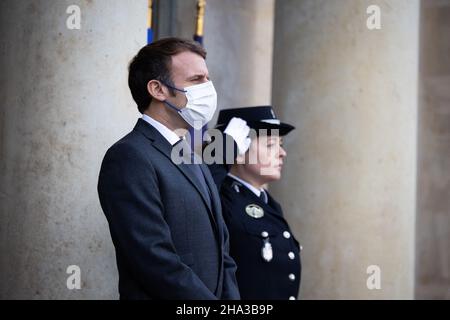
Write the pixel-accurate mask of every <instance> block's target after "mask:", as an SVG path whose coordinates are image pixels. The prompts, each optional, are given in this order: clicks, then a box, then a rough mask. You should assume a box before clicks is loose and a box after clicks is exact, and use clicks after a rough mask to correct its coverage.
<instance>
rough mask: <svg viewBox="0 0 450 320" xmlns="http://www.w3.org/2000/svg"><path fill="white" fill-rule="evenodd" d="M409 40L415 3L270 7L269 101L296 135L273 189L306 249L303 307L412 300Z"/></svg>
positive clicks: (413, 128)
mask: <svg viewBox="0 0 450 320" xmlns="http://www.w3.org/2000/svg"><path fill="white" fill-rule="evenodd" d="M371 4H376V5H379V7H380V9H381V12H382V20H381V22H382V28H381V30H373V31H371V30H368V29H367V27H366V19H367V17H368V15H367V14H366V8H367V7H368V6H369V5H371ZM418 43H419V1H414V0H413V1H410V0H393V1H359V0H355V1H350V0H349V1H317V0H304V1H296V0H279V1H277V2H276V20H275V41H274V68H273V72H274V74H273V101H274V105H275V106H276V108H277V111H278V113H279V114H280V116H281V118H283V119H285V120H286V121H289V122H291V123H293V124H295V125H296V126H297V129H296V130H295V132H293V133H292V134H291V135H290V136H289V137H288V138H287V139H286V143H285V144H286V148H287V152H288V158H287V161H286V162H287V164H286V167H285V170H284V176H283V179H282V181H281V182H279V183H277V184H274V186H273V188H272V189H271V190H273V192H274V193H275V195H276V197H277V198H279V199H280V202H281V203H282V204H283V207H284V210H285V214H286V216H287V217H288V219H289V221H290V222H291V224H292V227H293V229H294V231H295V234H296V235H297V237H298V238H299V240H300V241H301V242H302V244H303V247H304V250H303V254H302V257H303V261H304V262H303V280H302V288H301V293H300V298H304V299H316V298H324V299H347V298H354V299H403V298H405V299H410V298H413V296H414V249H415V248H414V243H415V240H414V230H415V203H416V196H415V191H416V157H417V152H416V145H417V143H416V141H417V97H418V95H417V86H418V56H419V54H418ZM370 265H377V266H379V267H380V268H381V289H380V290H369V289H368V288H367V286H366V280H367V278H368V276H369V275H368V274H367V273H366V270H367V267H368V266H370Z"/></svg>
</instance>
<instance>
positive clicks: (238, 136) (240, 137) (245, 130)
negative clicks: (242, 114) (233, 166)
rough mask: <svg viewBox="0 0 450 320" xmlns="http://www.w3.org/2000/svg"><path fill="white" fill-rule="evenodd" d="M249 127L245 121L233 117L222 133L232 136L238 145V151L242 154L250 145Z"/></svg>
mask: <svg viewBox="0 0 450 320" xmlns="http://www.w3.org/2000/svg"><path fill="white" fill-rule="evenodd" d="M249 132H250V127H249V126H248V125H247V121H245V120H242V119H241V118H236V117H233V118H232V119H231V120H230V122H229V123H228V125H227V127H226V128H225V130H224V133H226V134H227V135H229V136H230V137H232V138H233V140H234V142H236V144H237V146H238V152H239V154H240V155H243V154H244V153H246V152H247V150H248V148H249V147H250V143H251V142H252V141H251V139H250V138H249V137H248V134H249Z"/></svg>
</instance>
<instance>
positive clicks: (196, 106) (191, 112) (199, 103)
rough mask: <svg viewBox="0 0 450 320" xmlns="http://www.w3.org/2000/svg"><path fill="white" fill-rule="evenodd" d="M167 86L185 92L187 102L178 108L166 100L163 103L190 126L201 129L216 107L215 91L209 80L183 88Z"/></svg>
mask: <svg viewBox="0 0 450 320" xmlns="http://www.w3.org/2000/svg"><path fill="white" fill-rule="evenodd" d="M167 86H168V87H169V88H172V89H175V90H178V91H181V92H184V93H185V94H186V98H187V103H186V106H185V107H184V108H183V109H178V108H177V107H175V106H174V105H172V104H171V103H169V102H168V101H164V103H166V104H167V105H168V106H169V107H171V108H174V109H175V110H176V111H177V112H178V113H179V114H180V116H181V117H182V118H183V119H184V120H185V121H186V122H187V123H188V124H189V125H190V126H191V127H193V128H194V129H201V128H202V127H203V126H204V125H205V124H207V123H208V122H209V121H211V119H212V117H213V116H214V112H216V108H217V92H216V89H215V88H214V85H213V83H212V82H211V81H208V82H205V83H201V84H197V85H194V86H190V87H186V88H184V90H180V89H178V88H175V87H172V86H169V85H167Z"/></svg>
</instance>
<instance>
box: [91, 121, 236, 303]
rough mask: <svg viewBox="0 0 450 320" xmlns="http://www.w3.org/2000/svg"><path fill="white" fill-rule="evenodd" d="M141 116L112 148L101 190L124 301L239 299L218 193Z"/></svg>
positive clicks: (103, 170)
mask: <svg viewBox="0 0 450 320" xmlns="http://www.w3.org/2000/svg"><path fill="white" fill-rule="evenodd" d="M171 150H172V146H171V145H170V143H169V142H168V141H167V140H166V139H165V138H164V137H163V136H162V135H161V134H160V133H159V132H158V131H157V130H156V129H155V128H153V127H152V126H151V125H150V124H148V123H147V122H145V121H144V120H142V119H139V120H138V122H137V124H136V126H135V128H134V130H133V131H132V132H130V133H129V134H128V135H127V136H125V137H124V138H122V139H121V140H120V141H118V142H117V143H115V144H114V145H113V146H112V147H111V148H110V149H109V150H108V151H107V153H106V155H105V158H104V160H103V163H102V167H101V170H100V176H99V182H98V193H99V197H100V202H101V206H102V209H103V211H104V213H105V215H106V218H107V220H108V223H109V227H110V231H111V237H112V240H113V243H114V246H115V248H116V258H117V265H118V270H119V292H120V297H121V299H149V298H150V299H216V298H218V299H239V292H238V289H237V285H236V279H235V271H236V265H235V263H234V261H233V260H232V259H231V258H230V256H229V254H228V250H229V249H228V248H229V242H228V232H227V229H226V226H225V223H224V221H223V218H222V212H221V203H220V198H219V194H218V191H217V189H216V187H215V184H214V181H213V179H212V177H211V174H210V172H209V170H208V168H207V167H206V166H205V165H203V164H202V165H201V169H202V171H203V173H204V175H205V179H206V182H207V185H208V187H209V191H210V197H211V202H209V201H207V195H205V194H204V191H202V190H204V189H202V188H201V187H200V185H199V182H198V180H197V178H196V176H195V174H194V173H193V172H192V171H191V170H192V169H191V168H190V167H189V165H186V164H181V165H175V164H174V163H173V162H172V161H171V157H170V155H171Z"/></svg>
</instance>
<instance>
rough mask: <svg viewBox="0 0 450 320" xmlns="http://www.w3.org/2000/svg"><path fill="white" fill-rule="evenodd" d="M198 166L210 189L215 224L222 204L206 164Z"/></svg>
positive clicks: (218, 218)
mask: <svg viewBox="0 0 450 320" xmlns="http://www.w3.org/2000/svg"><path fill="white" fill-rule="evenodd" d="M200 168H201V170H202V172H203V175H204V176H205V180H206V184H207V185H208V188H209V190H210V194H211V205H212V209H213V212H214V214H215V222H216V224H217V221H220V216H221V215H222V205H221V202H220V196H219V192H218V190H217V186H216V184H215V183H214V179H213V177H212V175H211V172H210V171H209V169H208V168H207V166H206V165H205V164H201V165H200ZM220 242H222V231H220Z"/></svg>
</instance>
